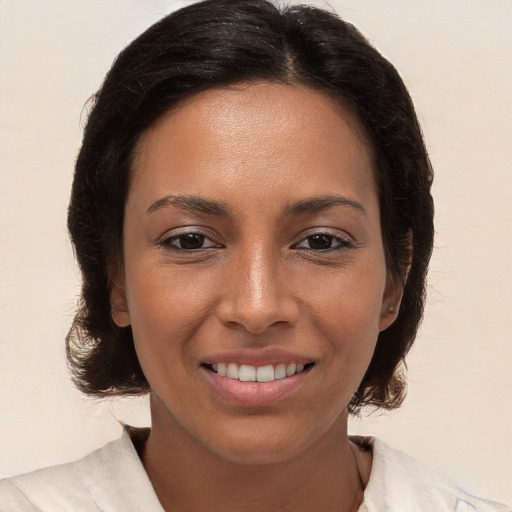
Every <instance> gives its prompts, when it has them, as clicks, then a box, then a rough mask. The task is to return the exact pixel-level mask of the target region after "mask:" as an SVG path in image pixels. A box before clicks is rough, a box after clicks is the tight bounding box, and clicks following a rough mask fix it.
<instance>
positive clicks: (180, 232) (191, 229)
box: [156, 226, 223, 252]
mask: <svg viewBox="0 0 512 512" xmlns="http://www.w3.org/2000/svg"><path fill="white" fill-rule="evenodd" d="M186 235H199V236H202V237H204V238H205V239H207V240H209V241H210V242H212V245H210V246H208V247H201V248H200V249H183V248H181V247H177V246H175V245H172V242H174V241H175V240H178V239H179V238H180V237H182V236H186ZM217 238H218V237H216V236H214V235H212V233H211V230H208V229H206V228H203V227H201V226H183V227H181V228H174V229H171V230H168V231H166V232H165V233H164V234H163V235H162V236H160V237H159V238H158V239H157V241H156V245H159V246H161V247H162V248H163V249H165V248H172V249H175V250H177V251H183V252H198V251H202V250H207V249H213V248H220V247H223V245H222V244H221V243H219V242H217Z"/></svg>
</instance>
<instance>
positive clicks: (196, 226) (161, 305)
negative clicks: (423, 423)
mask: <svg viewBox="0 0 512 512" xmlns="http://www.w3.org/2000/svg"><path fill="white" fill-rule="evenodd" d="M169 195H173V196H180V197H181V196H194V197H197V198H202V199H207V200H209V201H216V202H219V203H221V204H222V205H223V207H225V209H227V210H229V211H228V212H227V213H226V212H225V213H226V214H225V215H217V214H215V212H205V211H198V210H197V208H194V207H192V206H190V202H189V203H188V205H187V207H183V203H181V206H180V205H177V204H175V203H172V202H171V201H161V200H162V198H165V197H167V196H169ZM327 196H328V197H330V198H331V199H332V197H333V196H336V198H340V197H342V198H345V201H342V202H341V203H340V204H338V203H336V204H332V203H333V201H332V200H331V201H330V204H327V203H328V202H326V201H324V202H323V203H322V204H321V205H320V206H321V207H320V206H319V205H318V204H317V206H316V207H312V206H311V205H312V203H311V201H310V202H309V208H302V209H300V208H295V209H294V208H291V207H290V205H293V204H297V203H299V202H302V203H301V204H304V203H305V202H306V201H309V200H311V199H312V198H319V197H322V198H325V197H327ZM347 199H348V200H349V201H348V202H347V201H346V200H347ZM317 203H318V202H317ZM148 210H149V211H148ZM299 210H300V211H299ZM217 213H218V212H217ZM186 233H189V234H190V233H192V234H193V233H198V234H199V235H191V236H192V242H193V243H195V244H196V245H195V246H198V247H199V248H197V249H188V250H187V249H184V248H183V246H184V243H186V241H187V239H186V238H184V234H186ZM315 235H316V236H317V237H316V238H315ZM198 236H199V238H198ZM201 236H204V238H201ZM180 237H181V238H180ZM189 240H190V239H189ZM322 244H323V245H322ZM195 246H194V247H195ZM188 247H190V246H188ZM319 247H320V248H319ZM326 247H327V248H326ZM114 281H115V283H116V284H115V285H114V286H113V288H112V293H111V302H112V309H113V317H114V319H115V321H116V323H117V324H118V325H122V326H124V325H128V324H131V326H132V329H133V335H134V340H135V346H136V350H137V354H138V357H139V360H140V362H141V365H142V368H143V370H144V372H145V375H146V376H147V379H148V381H149V383H150V384H151V388H152V392H151V412H152V430H151V434H150V437H149V439H148V442H147V445H146V448H145V451H144V455H143V463H144V465H145V467H146V470H147V472H148V475H149V477H150V479H151V480H152V483H153V486H154V488H155V490H156V492H157V495H158V497H159V499H160V501H161V503H162V506H163V507H164V509H165V510H166V511H174V510H192V509H194V510H213V511H217V510H218V511H220V510H222V511H228V512H229V511H230V510H237V511H263V510H267V509H269V508H270V507H272V509H273V510H295V511H299V512H300V511H306V510H307V511H311V510H319V511H320V510H322V511H324V512H325V511H330V510H336V511H350V510H357V507H358V506H359V504H360V502H361V501H362V492H363V489H362V484H363V485H364V484H365V482H366V481H367V479H368V475H369V471H370V466H371V455H370V454H368V453H362V452H358V451H357V449H354V446H353V445H352V444H351V443H350V441H349V439H348V437H347V404H348V403H349V401H350V399H351V397H352V396H353V393H354V391H355V389H357V387H358V384H359V383H360V381H361V379H362V378H363V375H364V373H365V371H366V369H367V367H368V364H369V362H370V359H371V357H372V354H373V351H374V348H375V344H376V340H377V336H378V333H379V331H381V330H383V329H386V328H387V327H388V326H389V325H390V324H391V323H392V322H393V321H394V320H395V317H396V312H397V310H398V305H399V301H400V298H401V289H400V288H399V287H398V286H397V285H396V284H395V281H394V280H393V279H391V278H390V275H389V272H388V271H387V269H386V264H385V259H384V250H383V245H382V239H381V230H380V217H379V202H378V193H377V187H376V183H375V179H374V169H373V161H372V152H371V148H370V147H369V145H368V144H367V143H366V140H365V137H364V132H363V130H362V128H361V127H360V125H359V123H358V121H357V120H356V119H355V118H354V116H353V115H352V114H351V113H350V112H349V111H348V110H347V109H345V108H343V107H341V106H340V105H339V104H338V103H336V102H335V101H334V100H332V99H330V98H329V97H327V96H326V95H324V94H322V93H320V92H317V91H313V90H311V89H307V88H304V87H300V86H287V85H278V84H269V83H256V84H246V85H240V86H236V87H230V88H222V89H214V90H209V91H205V92H202V93H200V94H198V95H196V96H195V97H193V98H192V99H191V100H188V101H187V102H184V103H182V104H180V105H179V106H178V107H177V108H174V109H173V110H172V111H170V112H168V113H167V114H166V115H164V116H163V117H162V118H161V119H160V120H158V121H157V122H156V123H155V124H154V125H153V126H152V127H150V128H149V129H148V130H147V132H145V133H144V134H143V136H142V138H141V140H140V143H139V145H138V147H137V152H136V157H135V162H134V176H133V181H132V184H131V188H130V191H129V194H128V198H127V203H126V210H125V224H124V267H123V268H122V269H120V271H119V274H118V275H117V276H115V279H114ZM388 306H392V307H394V310H393V311H391V310H390V309H389V307H388ZM268 347H277V348H281V349H284V350H287V351H291V352H293V353H295V354H301V355H303V356H305V357H307V358H308V359H309V360H311V361H313V362H314V363H315V364H314V366H313V367H312V368H311V369H310V370H309V371H308V373H307V375H306V378H305V379H304V381H303V383H302V384H301V386H300V387H299V388H298V389H296V390H295V391H294V392H293V393H292V394H291V395H289V396H287V397H286V398H285V399H283V400H281V401H278V402H277V403H273V404H271V405H268V406H263V407H245V406H240V405H237V404H233V403H231V402H229V401H227V400H225V399H224V398H222V397H220V396H219V395H218V393H217V392H216V391H215V390H214V389H213V388H212V386H211V384H210V383H209V381H208V379H206V378H205V371H206V370H205V368H204V365H202V363H203V362H204V358H205V356H206V355H211V354H215V353H219V352H222V351H226V350H241V349H247V350H252V351H257V350H262V349H265V348H268ZM356 461H357V464H356ZM358 473H360V474H361V478H362V482H361V478H360V476H359V474H358Z"/></svg>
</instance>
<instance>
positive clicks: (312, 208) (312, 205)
mask: <svg viewBox="0 0 512 512" xmlns="http://www.w3.org/2000/svg"><path fill="white" fill-rule="evenodd" d="M333 206H344V207H348V208H353V209H355V210H359V211H360V212H361V213H363V214H364V215H365V216H366V215H367V214H366V210H365V209H364V208H363V205H362V204H361V203H358V202H357V201H354V200H352V199H348V198H347V197H344V196H340V195H327V196H317V197H311V198H309V199H304V200H302V201H297V202H296V203H293V204H290V205H288V206H287V207H286V208H285V211H284V215H285V216H286V217H288V216H293V215H301V214H304V213H317V212H320V211H322V210H327V209H328V208H332V207H333Z"/></svg>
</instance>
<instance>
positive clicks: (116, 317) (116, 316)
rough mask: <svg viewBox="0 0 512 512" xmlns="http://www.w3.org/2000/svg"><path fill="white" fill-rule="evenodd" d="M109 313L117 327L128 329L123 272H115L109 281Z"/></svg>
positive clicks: (128, 316)
mask: <svg viewBox="0 0 512 512" xmlns="http://www.w3.org/2000/svg"><path fill="white" fill-rule="evenodd" d="M110 311H111V315H112V320H113V321H114V323H115V324H116V325H117V326H118V327H128V326H129V325H130V323H131V321H130V313H129V312H128V304H127V301H126V286H125V279H124V272H123V271H122V270H120V271H117V272H116V273H115V275H114V276H113V277H112V278H111V280H110Z"/></svg>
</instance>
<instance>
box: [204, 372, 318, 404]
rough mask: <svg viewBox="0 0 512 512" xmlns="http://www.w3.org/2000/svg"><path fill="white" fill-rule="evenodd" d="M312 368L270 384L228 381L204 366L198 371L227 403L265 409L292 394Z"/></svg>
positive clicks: (228, 379) (227, 378)
mask: <svg viewBox="0 0 512 512" xmlns="http://www.w3.org/2000/svg"><path fill="white" fill-rule="evenodd" d="M244 364H246V363H244ZM312 368H313V367H311V368H308V369H306V370H304V371H302V372H301V373H296V374H294V375H291V376H289V377H285V378H283V379H276V380H273V381H270V382H243V381H240V380H237V379H230V378H229V377H224V376H222V375H219V374H217V373H215V372H213V371H211V370H209V369H208V368H206V367H204V366H202V367H201V368H200V370H201V371H202V372H203V374H204V375H205V377H206V380H207V381H208V382H209V383H210V385H211V386H212V388H213V389H214V391H215V392H216V393H217V394H218V395H219V396H220V397H221V398H223V399H224V400H226V401H227V402H230V403H232V404H235V405H239V406H243V407H265V406H269V405H273V404H276V403H278V402H281V401H282V400H284V399H286V398H288V397H289V396H291V395H292V394H294V393H295V392H296V391H297V390H298V389H299V388H300V387H301V386H302V384H303V383H304V381H305V380H306V379H307V378H308V376H309V374H310V371H311V370H312Z"/></svg>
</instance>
